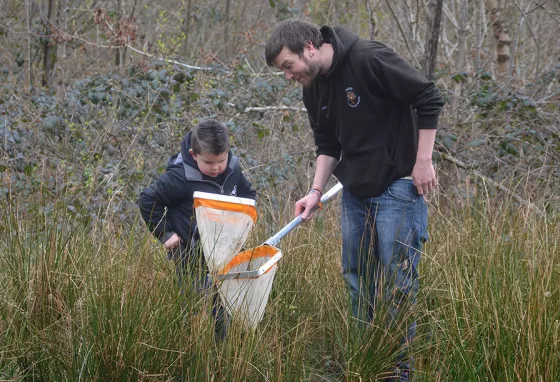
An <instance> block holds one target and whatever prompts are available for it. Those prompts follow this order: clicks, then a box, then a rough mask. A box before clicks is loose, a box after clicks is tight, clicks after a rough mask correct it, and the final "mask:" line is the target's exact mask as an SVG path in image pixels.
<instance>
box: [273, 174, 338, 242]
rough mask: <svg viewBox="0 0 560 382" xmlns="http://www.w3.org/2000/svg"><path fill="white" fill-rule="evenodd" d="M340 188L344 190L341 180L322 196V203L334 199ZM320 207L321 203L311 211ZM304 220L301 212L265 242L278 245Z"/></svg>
mask: <svg viewBox="0 0 560 382" xmlns="http://www.w3.org/2000/svg"><path fill="white" fill-rule="evenodd" d="M340 190H342V184H341V183H340V182H338V183H337V184H336V185H334V186H333V187H332V188H331V189H330V190H328V191H327V192H326V193H325V194H324V195H323V197H321V200H320V202H319V203H320V204H325V203H326V202H328V201H329V200H330V199H332V197H333V196H335V195H336V194H337V193H338V192H339V191H340ZM318 208H319V205H316V206H315V207H314V208H313V209H312V210H311V212H314V211H316V210H317V209H318ZM301 222H302V218H301V214H300V215H298V216H297V217H295V218H294V219H293V220H292V221H291V222H289V223H288V224H287V225H286V226H284V228H282V229H281V230H280V231H278V233H277V234H276V235H274V236H272V237H271V238H269V239H268V240H267V241H265V242H264V244H267V245H272V246H273V247H274V246H276V245H277V244H278V243H279V242H280V240H282V238H283V237H284V236H286V235H287V234H288V233H290V232H291V231H292V230H293V229H294V228H296V227H297V226H298V225H300V224H301Z"/></svg>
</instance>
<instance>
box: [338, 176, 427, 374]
mask: <svg viewBox="0 0 560 382" xmlns="http://www.w3.org/2000/svg"><path fill="white" fill-rule="evenodd" d="M341 225H342V274H343V276H344V279H345V281H346V284H347V287H348V289H349V293H350V297H351V301H352V313H353V315H354V317H356V318H357V319H358V320H360V321H361V322H370V321H371V320H373V318H374V317H373V316H374V310H375V308H376V302H382V303H383V304H385V305H384V308H386V311H387V318H388V322H387V323H386V324H387V325H392V324H394V323H398V321H399V320H402V319H406V320H407V321H408V320H409V319H410V314H407V312H406V310H407V307H410V306H411V305H413V304H414V303H415V302H416V294H417V292H418V263H419V261H420V254H421V250H422V243H423V242H425V241H427V239H428V233H427V228H428V209H427V206H426V204H425V203H424V198H423V197H422V196H421V195H418V193H417V191H416V187H415V186H414V184H413V183H412V180H409V179H398V180H396V181H395V182H393V183H392V184H391V185H390V186H389V187H388V189H387V190H385V192H384V193H383V194H381V195H380V196H377V197H373V198H366V199H359V198H356V197H355V196H353V195H352V194H350V193H349V192H348V191H346V190H343V194H342V224H341ZM415 333H416V322H412V323H411V324H410V325H409V327H408V330H407V334H406V337H405V338H403V339H402V341H403V343H409V342H410V341H411V340H412V338H413V337H414V335H415ZM410 367H412V366H410Z"/></svg>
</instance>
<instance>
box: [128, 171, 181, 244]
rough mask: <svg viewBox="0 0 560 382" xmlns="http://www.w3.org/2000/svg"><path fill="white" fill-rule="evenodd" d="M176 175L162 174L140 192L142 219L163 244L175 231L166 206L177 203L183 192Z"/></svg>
mask: <svg viewBox="0 0 560 382" xmlns="http://www.w3.org/2000/svg"><path fill="white" fill-rule="evenodd" d="M176 177H177V175H176V174H174V173H172V172H167V173H165V174H163V175H161V176H160V177H159V178H158V179H156V181H154V182H153V183H152V184H150V185H149V186H148V187H147V188H146V189H145V190H144V191H142V192H141V193H140V199H139V201H138V206H139V208H140V214H141V215H142V219H144V221H145V222H146V225H147V226H148V229H149V230H150V231H151V232H152V233H153V235H154V236H155V237H156V238H157V239H159V241H160V242H161V243H162V244H163V243H165V242H166V241H167V240H168V239H169V238H170V237H171V236H173V234H174V233H175V230H174V229H173V226H172V225H171V221H170V220H169V219H167V216H166V208H167V207H171V206H173V205H174V204H176V203H177V202H178V201H179V200H180V197H181V193H180V192H179V190H178V189H177V187H176V186H175V185H176V184H177V179H174V178H176Z"/></svg>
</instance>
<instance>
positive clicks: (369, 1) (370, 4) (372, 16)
mask: <svg viewBox="0 0 560 382" xmlns="http://www.w3.org/2000/svg"><path fill="white" fill-rule="evenodd" d="M373 2H374V0H366V7H367V11H368V16H369V23H368V24H369V38H370V39H371V40H375V34H376V32H377V31H376V30H375V27H376V26H377V21H376V20H375V9H374V5H373Z"/></svg>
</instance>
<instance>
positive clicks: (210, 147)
mask: <svg viewBox="0 0 560 382" xmlns="http://www.w3.org/2000/svg"><path fill="white" fill-rule="evenodd" d="M191 131H192V134H191V149H192V151H193V152H194V153H195V154H196V155H199V154H201V153H203V152H204V153H210V154H212V155H220V154H223V153H225V152H226V151H229V133H228V128H227V126H226V125H225V124H223V123H221V122H218V121H216V120H215V119H207V120H205V121H202V122H200V123H198V124H197V125H196V126H195V127H193V129H192V130H191Z"/></svg>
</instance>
